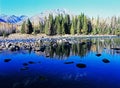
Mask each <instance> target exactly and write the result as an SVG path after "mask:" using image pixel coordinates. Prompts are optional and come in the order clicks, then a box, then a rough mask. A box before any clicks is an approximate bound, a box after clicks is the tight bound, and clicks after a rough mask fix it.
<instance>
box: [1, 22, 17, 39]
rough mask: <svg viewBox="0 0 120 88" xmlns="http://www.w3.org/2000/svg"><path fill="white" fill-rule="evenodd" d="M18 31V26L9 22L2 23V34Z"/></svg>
mask: <svg viewBox="0 0 120 88" xmlns="http://www.w3.org/2000/svg"><path fill="white" fill-rule="evenodd" d="M15 32H16V26H15V25H13V24H9V23H0V36H4V37H5V36H7V35H9V34H12V33H15Z"/></svg>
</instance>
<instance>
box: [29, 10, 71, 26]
mask: <svg viewBox="0 0 120 88" xmlns="http://www.w3.org/2000/svg"><path fill="white" fill-rule="evenodd" d="M49 14H51V15H53V17H55V16H58V15H60V14H62V15H63V16H65V15H67V14H69V15H70V17H72V16H73V14H72V13H71V12H70V11H68V10H66V9H55V10H48V11H44V12H41V13H40V14H37V15H35V16H32V17H31V18H30V20H31V21H32V22H33V23H34V24H36V25H37V24H38V23H39V22H44V19H45V17H47V18H48V16H49Z"/></svg>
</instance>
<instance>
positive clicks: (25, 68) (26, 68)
mask: <svg viewBox="0 0 120 88" xmlns="http://www.w3.org/2000/svg"><path fill="white" fill-rule="evenodd" d="M20 70H28V67H23V68H21V69H20Z"/></svg>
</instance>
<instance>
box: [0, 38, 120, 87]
mask: <svg viewBox="0 0 120 88" xmlns="http://www.w3.org/2000/svg"><path fill="white" fill-rule="evenodd" d="M16 41H17V40H16ZM16 41H12V42H14V44H15V43H16ZM19 42H20V45H22V46H21V47H19V50H18V47H17V48H16V46H18V45H19V43H16V44H17V45H15V47H14V46H12V43H11V44H10V43H9V45H8V46H9V47H10V49H8V48H5V47H4V46H3V45H4V43H2V42H0V44H1V47H2V48H1V49H0V88H120V84H119V82H120V76H119V74H120V68H119V67H120V59H119V58H120V39H119V38H111V39H109V38H84V39H81V38H74V39H63V41H62V42H60V41H59V42H57V41H55V40H54V41H50V42H49V41H48V42H46V41H43V42H41V41H40V43H38V42H36V41H35V40H34V41H33V40H32V41H27V42H26V41H25V40H24V41H23V42H24V43H22V41H19ZM6 46H7V45H6ZM11 49H12V51H11Z"/></svg>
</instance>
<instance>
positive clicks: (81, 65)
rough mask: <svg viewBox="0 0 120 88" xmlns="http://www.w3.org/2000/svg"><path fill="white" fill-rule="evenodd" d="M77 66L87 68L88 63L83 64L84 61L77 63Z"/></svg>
mask: <svg viewBox="0 0 120 88" xmlns="http://www.w3.org/2000/svg"><path fill="white" fill-rule="evenodd" d="M76 66H77V67H78V68H86V67H87V66H86V64H82V63H79V64H76Z"/></svg>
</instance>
